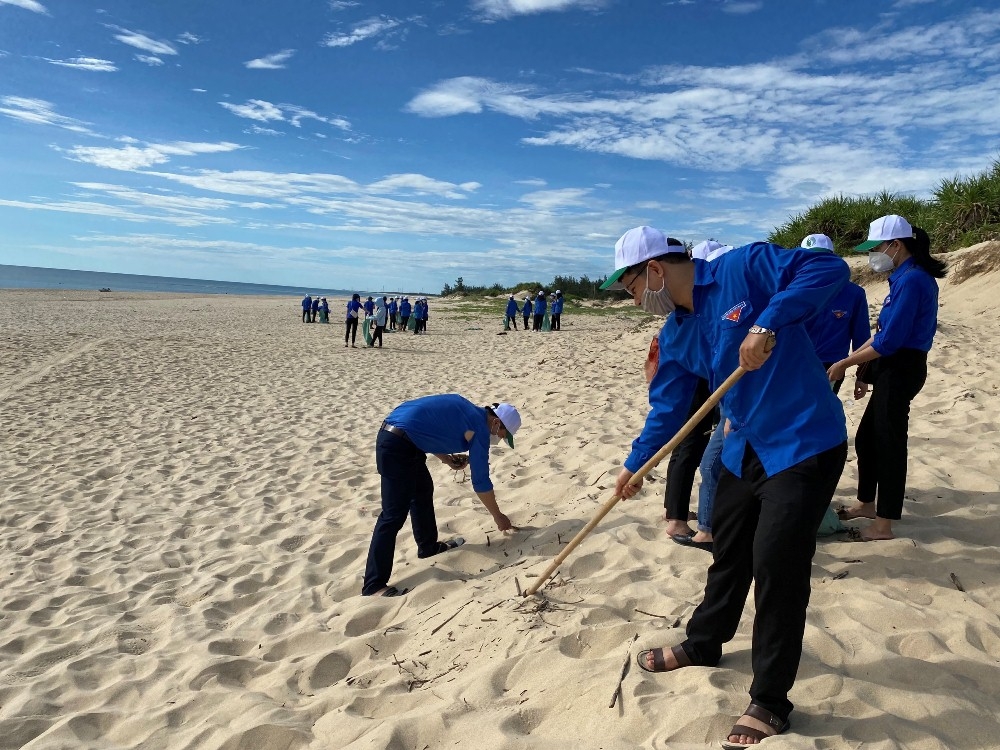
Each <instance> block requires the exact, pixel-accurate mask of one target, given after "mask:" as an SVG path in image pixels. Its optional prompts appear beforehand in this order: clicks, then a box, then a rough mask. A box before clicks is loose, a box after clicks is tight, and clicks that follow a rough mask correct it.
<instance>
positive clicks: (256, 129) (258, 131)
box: [243, 125, 284, 135]
mask: <svg viewBox="0 0 1000 750" xmlns="http://www.w3.org/2000/svg"><path fill="white" fill-rule="evenodd" d="M243 132H244V133H246V134H248V135H284V133H282V132H281V131H280V130H274V129H272V128H262V127H261V126H260V125H251V126H250V127H249V128H247V129H246V130H244V131H243Z"/></svg>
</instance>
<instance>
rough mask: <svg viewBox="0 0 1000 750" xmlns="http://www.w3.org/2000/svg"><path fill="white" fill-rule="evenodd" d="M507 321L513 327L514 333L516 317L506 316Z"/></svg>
mask: <svg viewBox="0 0 1000 750" xmlns="http://www.w3.org/2000/svg"><path fill="white" fill-rule="evenodd" d="M507 320H509V321H510V324H511V325H512V326H514V330H515V331H516V330H517V316H516V315H508V316H507Z"/></svg>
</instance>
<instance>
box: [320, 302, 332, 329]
mask: <svg viewBox="0 0 1000 750" xmlns="http://www.w3.org/2000/svg"><path fill="white" fill-rule="evenodd" d="M319 322H320V323H329V322H330V303H328V302H327V301H326V297H321V298H320V301H319Z"/></svg>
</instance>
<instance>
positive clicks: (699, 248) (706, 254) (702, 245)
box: [691, 240, 733, 261]
mask: <svg viewBox="0 0 1000 750" xmlns="http://www.w3.org/2000/svg"><path fill="white" fill-rule="evenodd" d="M732 249H733V246H732V245H723V244H722V243H721V242H716V241H715V240H705V241H704V242H699V243H698V244H697V245H695V246H694V247H692V248H691V257H692V258H700V259H701V260H709V261H711V260H715V259H716V258H718V257H719V256H720V255H725V254H726V253H728V252H729V251H730V250H732Z"/></svg>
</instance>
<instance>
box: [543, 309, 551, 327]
mask: <svg viewBox="0 0 1000 750" xmlns="http://www.w3.org/2000/svg"><path fill="white" fill-rule="evenodd" d="M542 330H543V331H551V330H552V323H551V322H549V314H548V313H545V317H544V318H542Z"/></svg>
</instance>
